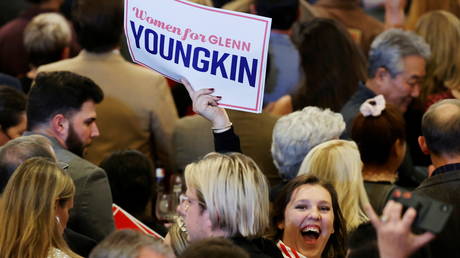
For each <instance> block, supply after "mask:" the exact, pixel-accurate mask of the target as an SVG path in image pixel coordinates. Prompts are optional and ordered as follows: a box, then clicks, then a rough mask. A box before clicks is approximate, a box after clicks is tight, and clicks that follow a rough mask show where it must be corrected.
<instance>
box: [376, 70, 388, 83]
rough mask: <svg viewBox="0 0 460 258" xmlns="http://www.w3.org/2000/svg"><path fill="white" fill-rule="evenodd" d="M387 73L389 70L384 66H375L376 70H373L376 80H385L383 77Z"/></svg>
mask: <svg viewBox="0 0 460 258" xmlns="http://www.w3.org/2000/svg"><path fill="white" fill-rule="evenodd" d="M388 75H389V72H388V70H387V69H386V68H384V67H379V68H377V71H375V79H376V80H377V81H379V82H380V81H382V82H383V81H384V80H385V77H386V76H388Z"/></svg>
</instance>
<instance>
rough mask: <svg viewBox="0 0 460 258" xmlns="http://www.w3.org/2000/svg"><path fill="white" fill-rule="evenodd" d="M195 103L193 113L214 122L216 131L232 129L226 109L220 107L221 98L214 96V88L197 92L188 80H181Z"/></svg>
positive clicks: (213, 125)
mask: <svg viewBox="0 0 460 258" xmlns="http://www.w3.org/2000/svg"><path fill="white" fill-rule="evenodd" d="M181 82H182V84H184V86H185V88H186V89H187V91H188V94H189V95H190V98H191V99H192V102H193V111H194V112H195V113H197V114H199V115H201V116H203V117H204V118H206V119H207V120H209V121H211V122H212V127H213V129H214V130H218V129H224V128H227V127H228V128H230V126H231V124H232V123H231V122H230V119H229V118H228V115H227V112H226V111H225V109H223V108H221V107H219V106H218V102H219V101H220V100H221V99H222V97H221V96H212V95H211V94H212V93H213V92H214V89H213V88H204V89H201V90H197V91H195V90H194V89H193V88H192V85H190V82H188V81H187V80H186V79H182V80H181Z"/></svg>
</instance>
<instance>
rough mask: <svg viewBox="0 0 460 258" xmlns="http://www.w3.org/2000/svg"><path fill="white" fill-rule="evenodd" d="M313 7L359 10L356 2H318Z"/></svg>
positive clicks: (322, 0) (341, 0) (335, 0)
mask: <svg viewBox="0 0 460 258" xmlns="http://www.w3.org/2000/svg"><path fill="white" fill-rule="evenodd" d="M315 5H316V6H321V7H327V8H336V9H356V8H359V2H358V1H357V0H319V1H318V2H317V3H316V4H315Z"/></svg>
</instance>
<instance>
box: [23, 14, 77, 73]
mask: <svg viewBox="0 0 460 258" xmlns="http://www.w3.org/2000/svg"><path fill="white" fill-rule="evenodd" d="M71 37H72V31H71V28H70V25H69V23H68V21H67V20H66V19H65V18H64V16H62V15H60V14H58V13H43V14H39V15H37V16H35V17H34V18H33V19H32V20H31V21H30V23H29V24H28V25H27V27H26V28H25V30H24V47H25V49H26V50H27V53H28V54H29V56H30V62H31V63H32V64H33V65H35V66H39V65H43V64H47V63H51V62H54V61H59V60H60V58H61V55H62V50H63V49H64V48H65V47H68V46H69V45H70V39H71Z"/></svg>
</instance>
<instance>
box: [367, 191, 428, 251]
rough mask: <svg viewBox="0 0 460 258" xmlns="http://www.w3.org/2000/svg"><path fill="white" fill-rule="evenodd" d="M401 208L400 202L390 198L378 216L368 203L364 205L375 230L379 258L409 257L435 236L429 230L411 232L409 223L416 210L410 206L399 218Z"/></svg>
mask: <svg viewBox="0 0 460 258" xmlns="http://www.w3.org/2000/svg"><path fill="white" fill-rule="evenodd" d="M402 208H403V207H402V204H401V203H398V202H395V201H392V200H390V201H388V203H387V204H386V205H385V208H384V209H383V214H382V216H381V217H380V218H379V217H378V216H377V215H376V214H375V212H374V210H373V209H372V207H371V206H370V205H368V206H367V207H365V209H366V213H367V215H368V216H369V218H370V220H371V222H372V225H373V226H374V227H375V229H376V231H377V239H378V246H379V253H380V257H381V258H390V257H391V258H406V257H409V256H410V255H411V254H412V253H414V252H415V251H416V250H417V249H419V248H420V247H422V246H423V245H425V244H427V243H428V242H430V241H431V240H433V238H434V237H435V235H434V234H433V233H431V232H426V233H424V234H421V235H415V234H413V233H412V232H411V225H412V223H413V222H414V219H415V216H416V215H417V212H416V211H415V209H414V208H412V207H411V208H409V209H407V211H406V213H404V215H403V217H402V218H401V211H402Z"/></svg>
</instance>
